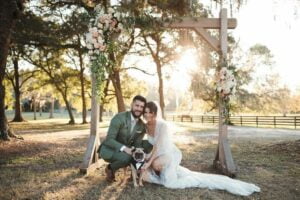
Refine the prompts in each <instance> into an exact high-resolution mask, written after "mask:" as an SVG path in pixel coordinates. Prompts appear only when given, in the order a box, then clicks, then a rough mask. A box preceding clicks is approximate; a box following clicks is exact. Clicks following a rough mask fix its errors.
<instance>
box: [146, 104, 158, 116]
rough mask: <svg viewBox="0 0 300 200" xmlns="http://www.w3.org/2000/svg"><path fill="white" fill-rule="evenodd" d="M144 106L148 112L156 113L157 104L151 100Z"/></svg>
mask: <svg viewBox="0 0 300 200" xmlns="http://www.w3.org/2000/svg"><path fill="white" fill-rule="evenodd" d="M145 108H149V110H150V113H153V114H154V115H157V105H156V104H155V103H154V102H153V101H149V102H148V103H147V104H146V106H145Z"/></svg>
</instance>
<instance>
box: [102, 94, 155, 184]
mask: <svg viewBox="0 0 300 200" xmlns="http://www.w3.org/2000/svg"><path fill="white" fill-rule="evenodd" d="M145 105H146V99H145V97H143V96H140V95H137V96H135V97H134V98H133V100H132V103H131V110H130V111H126V112H121V113H118V114H116V115H115V116H114V117H113V118H112V120H111V122H110V125H109V129H108V132H107V136H106V139H105V140H104V141H103V142H102V144H101V146H100V148H99V155H100V157H101V158H103V159H104V160H105V161H106V162H108V163H109V164H108V166H107V167H106V169H105V173H106V179H107V181H109V182H112V181H114V179H115V172H116V171H117V170H118V169H120V168H122V167H126V166H128V165H129V164H130V161H131V158H132V157H131V147H132V146H134V147H143V148H144V150H145V152H146V153H149V152H150V151H151V150H152V145H151V144H150V143H149V142H148V141H146V140H143V137H144V135H145V132H146V127H145V124H144V122H143V121H142V120H141V119H140V117H141V116H142V115H143V113H144V108H145Z"/></svg>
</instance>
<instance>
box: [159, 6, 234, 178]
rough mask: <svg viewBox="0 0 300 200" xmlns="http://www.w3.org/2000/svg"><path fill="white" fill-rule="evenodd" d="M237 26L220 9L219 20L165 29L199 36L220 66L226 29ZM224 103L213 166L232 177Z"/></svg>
mask: <svg viewBox="0 0 300 200" xmlns="http://www.w3.org/2000/svg"><path fill="white" fill-rule="evenodd" d="M236 26H237V20H236V19H234V18H230V19H228V18H227V9H225V8H224V9H221V11H220V18H183V19H182V20H181V21H179V22H173V23H171V24H166V25H165V27H166V28H181V29H182V28H189V29H193V30H194V31H195V32H196V33H197V34H198V35H200V36H201V37H202V38H203V39H204V40H205V41H206V42H207V43H208V44H209V45H210V46H211V47H212V49H214V50H215V51H216V52H218V54H219V57H220V61H219V63H220V65H223V63H224V62H226V60H227V48H228V43H227V29H234V28H236ZM206 29H219V33H220V34H219V40H218V39H216V38H215V37H213V36H211V35H210V34H209V33H208V32H207V31H206ZM224 107H225V105H224V103H223V101H222V100H221V99H219V139H218V148H217V151H216V156H215V160H214V162H213V165H214V167H215V168H217V169H218V170H219V171H220V172H222V173H223V174H225V175H227V176H230V177H234V176H235V175H236V173H237V169H236V166H235V164H234V161H233V158H232V154H231V150H230V146H229V143H228V138H227V135H228V127H227V125H226V124H224V123H223V122H224V117H225V116H224V112H223V110H224Z"/></svg>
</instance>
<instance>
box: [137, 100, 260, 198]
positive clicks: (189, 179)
mask: <svg viewBox="0 0 300 200" xmlns="http://www.w3.org/2000/svg"><path fill="white" fill-rule="evenodd" d="M144 118H145V120H146V121H147V133H148V134H147V135H148V141H149V142H150V143H151V144H152V145H153V150H152V153H151V155H150V158H148V161H147V163H145V165H144V166H143V168H142V170H144V173H143V174H144V175H143V179H144V180H145V181H147V182H150V183H155V184H161V185H164V186H165V187H167V188H174V189H175V188H190V187H198V188H209V189H219V190H226V191H228V192H230V193H233V194H236V195H242V196H248V195H250V194H252V193H253V192H260V188H259V187H257V186H256V185H254V184H251V183H246V182H243V181H239V180H235V179H231V178H229V177H227V176H222V175H215V174H206V173H200V172H194V171H191V170H189V169H187V168H185V167H182V166H180V162H181V158H182V154H181V151H180V150H179V149H178V148H177V147H176V146H175V145H174V143H173V142H172V140H171V138H170V132H169V130H168V126H167V123H166V122H165V121H164V120H162V119H161V118H160V117H159V116H158V106H157V105H156V104H155V103H154V102H148V103H147V104H146V107H145V113H144Z"/></svg>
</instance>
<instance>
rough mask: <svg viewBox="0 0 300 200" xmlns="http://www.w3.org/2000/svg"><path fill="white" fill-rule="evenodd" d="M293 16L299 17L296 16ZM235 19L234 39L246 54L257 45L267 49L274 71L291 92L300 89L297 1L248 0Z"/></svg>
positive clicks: (299, 36) (299, 17)
mask: <svg viewBox="0 0 300 200" xmlns="http://www.w3.org/2000/svg"><path fill="white" fill-rule="evenodd" d="M296 13H297V14H298V15H296ZM233 17H234V18H237V21H238V25H237V28H236V29H234V30H233V32H232V33H233V35H234V36H235V37H236V38H237V39H238V40H239V41H240V45H241V47H242V48H243V49H244V50H246V49H248V48H249V47H251V46H252V45H254V44H256V43H260V44H263V45H266V46H267V47H268V48H269V49H270V50H271V53H272V54H273V55H274V60H275V62H276V63H275V65H274V70H275V71H277V72H278V73H279V74H280V77H281V79H282V82H283V83H284V84H287V85H288V87H290V88H291V89H292V90H295V89H296V88H300V78H299V74H300V59H299V58H300V57H299V56H300V54H299V50H298V47H299V45H300V1H299V0H277V1H276V0H263V1H261V0H247V4H246V5H244V6H242V7H241V9H240V11H239V12H238V13H236V14H234V16H233Z"/></svg>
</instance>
